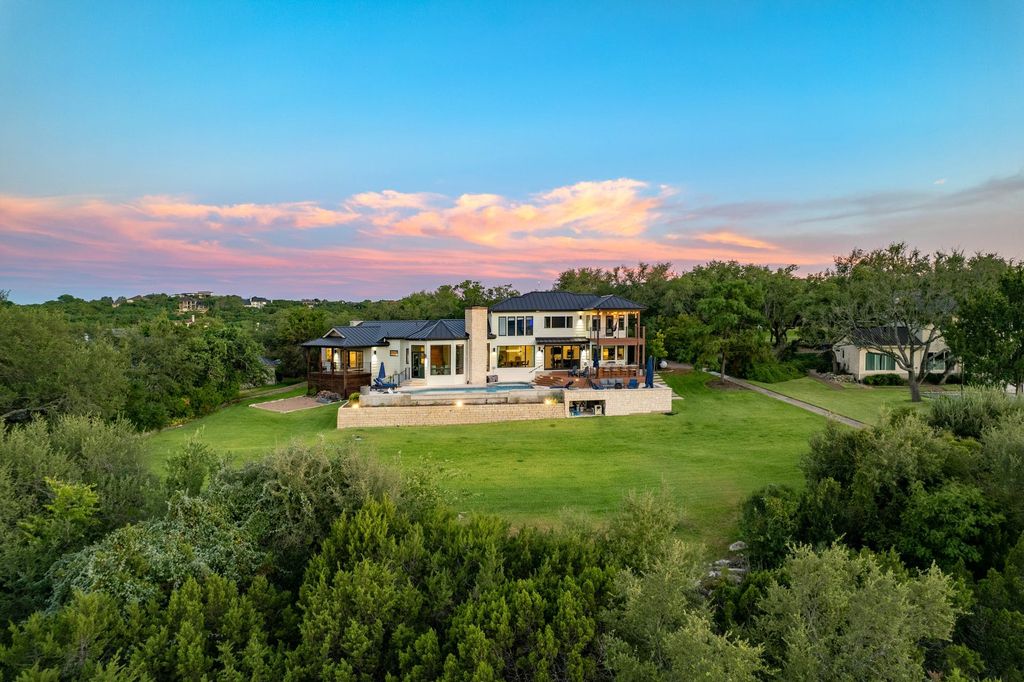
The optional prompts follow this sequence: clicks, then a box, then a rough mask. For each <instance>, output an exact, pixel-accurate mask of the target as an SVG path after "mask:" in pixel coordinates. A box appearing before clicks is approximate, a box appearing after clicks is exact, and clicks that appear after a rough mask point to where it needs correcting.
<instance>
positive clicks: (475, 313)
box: [466, 305, 488, 384]
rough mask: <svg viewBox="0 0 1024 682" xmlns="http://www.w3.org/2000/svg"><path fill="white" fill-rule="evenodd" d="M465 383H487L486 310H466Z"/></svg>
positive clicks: (478, 308) (475, 308) (484, 308)
mask: <svg viewBox="0 0 1024 682" xmlns="http://www.w3.org/2000/svg"><path fill="white" fill-rule="evenodd" d="M466 334H468V335H469V339H468V340H467V341H466V383H468V384H485V383H487V343H488V341H487V308H486V307H485V306H480V305H477V306H472V307H470V308H466Z"/></svg>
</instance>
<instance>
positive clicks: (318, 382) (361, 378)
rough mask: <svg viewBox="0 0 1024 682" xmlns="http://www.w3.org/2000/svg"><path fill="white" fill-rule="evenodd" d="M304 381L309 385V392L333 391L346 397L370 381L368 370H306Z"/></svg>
mask: <svg viewBox="0 0 1024 682" xmlns="http://www.w3.org/2000/svg"><path fill="white" fill-rule="evenodd" d="M306 381H307V382H308V385H309V393H316V392H317V391H334V392H335V393H338V394H340V395H341V397H342V398H347V397H348V396H349V394H351V393H355V392H356V391H358V390H359V388H360V387H362V386H369V385H370V382H371V378H370V373H369V372H354V371H345V370H342V371H338V372H308V373H307V375H306Z"/></svg>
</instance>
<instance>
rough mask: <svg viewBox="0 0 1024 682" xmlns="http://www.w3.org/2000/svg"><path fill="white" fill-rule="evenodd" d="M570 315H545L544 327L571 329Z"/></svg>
mask: <svg viewBox="0 0 1024 682" xmlns="http://www.w3.org/2000/svg"><path fill="white" fill-rule="evenodd" d="M573 326H574V325H573V323H572V315H545V316H544V328H545V329H572V328H573Z"/></svg>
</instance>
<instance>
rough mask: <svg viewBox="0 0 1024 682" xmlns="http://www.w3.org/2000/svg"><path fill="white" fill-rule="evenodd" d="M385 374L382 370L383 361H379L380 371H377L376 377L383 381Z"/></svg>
mask: <svg viewBox="0 0 1024 682" xmlns="http://www.w3.org/2000/svg"><path fill="white" fill-rule="evenodd" d="M385 376H386V374H385V372H384V363H383V362H382V363H380V371H379V372H377V378H378V379H380V380H381V381H384V377H385Z"/></svg>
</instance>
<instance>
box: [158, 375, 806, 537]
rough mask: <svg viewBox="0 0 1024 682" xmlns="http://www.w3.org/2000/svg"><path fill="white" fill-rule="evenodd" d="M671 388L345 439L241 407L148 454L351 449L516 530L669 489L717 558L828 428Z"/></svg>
mask: <svg viewBox="0 0 1024 682" xmlns="http://www.w3.org/2000/svg"><path fill="white" fill-rule="evenodd" d="M664 378H665V380H666V381H667V382H668V383H669V385H671V386H672V387H673V389H675V390H676V392H677V393H679V394H680V395H682V396H683V397H684V400H682V401H678V400H677V401H675V406H676V407H675V414H673V415H663V414H655V415H637V416H631V417H601V418H589V419H574V420H549V421H537V422H511V423H506V424H479V425H465V426H447V427H406V428H386V429H347V430H343V431H338V430H337V429H335V428H334V427H335V419H336V413H337V406H325V407H319V408H315V409H312V410H306V411H302V412H296V413H292V414H274V413H270V412H266V411H263V410H257V409H254V408H251V407H248V405H247V404H243V405H236V406H232V407H229V408H226V409H224V410H222V411H220V412H218V413H216V414H213V415H211V416H209V417H206V418H204V419H201V420H198V421H197V422H194V423H192V424H189V425H187V426H184V427H180V428H177V429H170V430H166V431H163V432H160V433H158V434H155V435H154V436H152V437H151V438H150V452H151V454H152V463H153V466H154V467H156V468H157V470H160V469H162V466H161V464H162V461H163V459H164V458H165V457H166V456H167V454H168V453H170V452H172V451H174V450H175V449H176V448H178V447H179V446H180V445H181V443H182V442H183V441H184V440H185V438H187V437H188V436H189V435H190V434H191V433H194V432H195V431H197V430H201V431H202V433H203V438H204V440H205V441H206V442H207V443H209V444H210V445H211V446H212V447H214V448H215V449H217V450H218V451H219V452H221V453H223V454H226V455H228V456H230V457H231V458H232V459H233V460H235V461H244V460H246V459H250V458H252V457H256V456H258V455H260V454H262V453H264V452H266V451H268V450H269V449H271V448H273V447H274V446H275V445H279V444H282V443H285V442H288V441H289V440H291V439H295V438H298V439H301V440H307V441H308V440H311V439H314V438H317V437H324V438H327V439H329V440H332V441H337V442H353V443H357V445H356V447H359V448H361V449H365V450H366V451H367V452H371V453H374V454H376V455H377V456H378V457H381V458H382V459H383V460H385V461H388V462H393V463H395V464H397V465H398V466H401V467H410V466H417V465H422V464H431V465H437V464H441V465H443V466H444V468H445V469H447V470H448V471H449V472H451V473H452V475H453V478H452V480H451V481H450V482H449V485H450V486H452V487H453V488H455V489H456V490H457V491H459V492H460V493H461V494H462V496H461V497H460V500H459V502H458V507H459V508H460V509H461V510H463V511H484V512H491V513H497V514H501V515H503V516H505V517H507V518H508V519H510V520H511V521H512V522H513V523H516V524H540V525H546V524H551V523H557V521H558V518H559V515H560V514H561V513H562V511H563V510H567V509H571V510H574V511H578V512H583V513H585V514H587V515H589V516H590V517H592V518H594V519H601V518H603V517H604V516H606V515H607V514H608V513H609V512H611V511H612V510H614V509H615V508H616V507H617V505H618V503H619V501H620V500H621V498H622V496H623V494H624V493H626V492H627V491H628V490H630V489H632V488H637V489H646V488H651V489H657V488H659V487H660V486H661V485H662V483H663V482H664V484H665V485H666V486H667V488H668V490H669V491H670V492H671V493H672V494H673V495H674V496H675V497H676V498H677V499H678V500H679V501H680V504H681V506H682V508H683V512H684V517H685V528H684V532H683V535H684V536H685V537H688V538H691V539H697V540H701V541H704V542H707V543H709V544H710V545H712V546H714V547H716V548H718V547H721V546H722V545H724V544H726V543H727V542H729V541H730V539H731V538H732V536H733V532H734V528H735V522H736V518H737V514H738V506H739V503H740V501H741V500H742V499H743V497H744V496H745V495H746V494H747V493H749V492H750V491H752V490H754V489H755V488H758V487H760V486H762V485H765V484H767V483H788V484H792V485H799V483H800V479H801V477H800V474H799V471H798V469H797V467H796V463H797V461H798V460H799V458H800V455H801V454H802V453H803V452H804V451H805V450H806V447H807V439H808V437H809V436H810V435H811V434H812V433H814V432H815V431H817V430H818V429H820V428H821V427H822V426H823V424H824V419H823V418H821V417H817V416H815V415H813V414H810V413H808V412H805V411H803V410H800V409H797V408H795V407H791V406H789V405H785V404H783V403H780V402H778V401H775V400H772V399H770V398H766V397H764V396H761V395H758V394H756V393H753V392H749V391H742V390H716V389H711V388H708V387H706V386H705V382H706V381H707V380H708V379H709V377H708V376H707V375H705V374H700V373H691V374H667V375H665V376H664ZM298 392H299V391H295V392H294V393H288V394H283V395H276V396H272V398H278V397H284V396H286V395H292V394H295V393H298Z"/></svg>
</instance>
